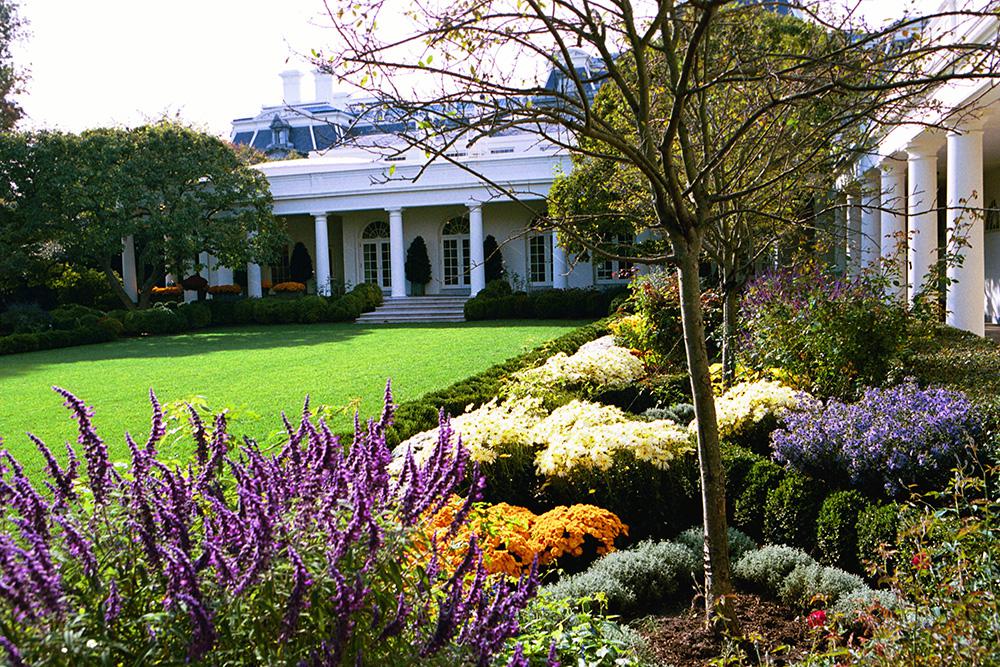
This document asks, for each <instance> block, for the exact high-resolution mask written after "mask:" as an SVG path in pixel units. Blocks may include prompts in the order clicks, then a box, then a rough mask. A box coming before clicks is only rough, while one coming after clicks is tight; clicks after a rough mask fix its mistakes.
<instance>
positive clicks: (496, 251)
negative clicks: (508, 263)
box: [483, 234, 507, 285]
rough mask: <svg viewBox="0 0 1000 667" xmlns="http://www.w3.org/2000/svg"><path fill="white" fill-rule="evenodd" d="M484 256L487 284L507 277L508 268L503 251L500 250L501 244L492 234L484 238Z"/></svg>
mask: <svg viewBox="0 0 1000 667" xmlns="http://www.w3.org/2000/svg"><path fill="white" fill-rule="evenodd" d="M483 257H484V258H485V263H486V266H485V267H483V268H484V269H485V273H486V284H487V285H489V284H490V283H491V282H493V281H495V280H503V279H505V278H506V277H507V270H506V269H505V268H504V265H503V253H501V252H500V244H498V243H497V240H496V238H494V236H493V235H492V234H490V235H488V236H487V237H486V238H485V239H483Z"/></svg>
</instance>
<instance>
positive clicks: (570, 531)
mask: <svg viewBox="0 0 1000 667" xmlns="http://www.w3.org/2000/svg"><path fill="white" fill-rule="evenodd" d="M463 503H464V500H463V499H461V498H459V497H457V496H455V497H453V498H452V499H451V501H450V502H449V503H448V504H447V505H445V506H444V507H443V508H442V509H441V510H440V511H439V512H438V513H437V514H435V515H433V516H431V517H429V518H428V519H427V521H426V523H425V524H424V526H423V533H424V538H423V539H419V540H418V541H417V547H418V550H419V552H420V553H421V554H422V558H423V559H426V558H427V556H428V554H429V552H430V545H431V543H432V542H434V543H437V544H438V545H439V547H440V548H439V558H440V559H441V562H442V566H443V567H445V568H447V569H449V570H454V569H455V568H456V567H458V564H459V563H460V562H461V561H462V559H463V558H464V557H465V551H466V548H467V547H468V545H469V540H470V539H471V537H472V535H473V534H475V535H476V538H477V540H478V543H479V546H480V548H482V550H483V562H484V564H485V566H486V570H487V572H489V573H490V574H496V573H502V574H505V575H507V576H509V577H517V576H520V575H521V574H522V573H523V572H524V571H525V570H526V569H527V568H529V567H530V566H531V563H532V562H533V561H534V559H535V557H536V556H537V557H538V564H539V565H548V564H550V563H552V562H553V561H555V560H556V559H558V558H561V557H563V556H580V555H581V554H583V550H584V546H585V543H586V541H587V538H588V537H590V538H592V539H593V540H594V541H595V542H596V551H597V554H598V555H604V554H606V553H610V552H612V551H614V550H615V539H617V538H618V536H619V535H628V526H626V525H625V524H623V523H622V522H621V520H620V519H619V518H618V517H617V516H616V515H615V514H614V513H613V512H609V511H608V510H605V509H601V508H600V507H595V506H593V505H572V506H570V507H565V506H559V507H556V508H555V509H552V510H549V511H548V512H545V513H544V514H542V515H540V516H539V515H536V514H535V513H534V512H532V511H531V510H528V509H526V508H524V507H518V506H516V505H509V504H507V503H498V504H496V505H483V506H479V507H477V508H476V509H475V511H474V512H473V514H472V515H471V517H470V521H469V523H468V525H467V526H466V527H465V528H464V529H463V530H461V531H459V532H458V533H457V534H456V535H454V536H453V537H452V538H451V539H450V540H449V539H448V533H449V531H450V529H451V524H452V521H453V520H454V518H455V514H456V512H458V510H459V508H460V507H461V506H462V504H463ZM446 540H447V542H446Z"/></svg>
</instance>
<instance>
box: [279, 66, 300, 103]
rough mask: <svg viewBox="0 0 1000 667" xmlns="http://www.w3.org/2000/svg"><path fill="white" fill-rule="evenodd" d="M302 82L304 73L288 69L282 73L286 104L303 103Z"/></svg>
mask: <svg viewBox="0 0 1000 667" xmlns="http://www.w3.org/2000/svg"><path fill="white" fill-rule="evenodd" d="M301 81H302V72H300V71H298V70H294V69H286V70H285V71H284V72H282V73H281V87H282V89H283V93H284V101H285V104H298V103H299V102H301V101H302V91H301V86H300V85H299V84H300V83H301Z"/></svg>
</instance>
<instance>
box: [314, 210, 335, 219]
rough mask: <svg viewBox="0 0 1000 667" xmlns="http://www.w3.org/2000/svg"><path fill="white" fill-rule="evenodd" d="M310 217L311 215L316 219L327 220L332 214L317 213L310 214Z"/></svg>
mask: <svg viewBox="0 0 1000 667" xmlns="http://www.w3.org/2000/svg"><path fill="white" fill-rule="evenodd" d="M309 215H311V216H312V217H314V218H326V217H327V216H328V215H330V214H329V213H327V212H326V211H316V212H313V213H310V214H309Z"/></svg>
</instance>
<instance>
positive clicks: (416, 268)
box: [405, 236, 431, 285]
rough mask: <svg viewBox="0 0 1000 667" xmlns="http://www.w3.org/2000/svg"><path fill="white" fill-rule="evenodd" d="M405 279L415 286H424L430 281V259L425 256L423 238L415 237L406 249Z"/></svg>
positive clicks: (425, 248)
mask: <svg viewBox="0 0 1000 667" xmlns="http://www.w3.org/2000/svg"><path fill="white" fill-rule="evenodd" d="M405 269H406V279H407V280H409V281H410V282H411V283H413V284H415V285H426V284H427V283H429V282H430V281H431V259H430V257H428V256H427V244H426V243H425V242H424V237H423V236H417V237H416V238H415V239H413V242H412V243H410V247H409V248H407V249H406V264H405Z"/></svg>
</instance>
